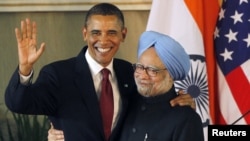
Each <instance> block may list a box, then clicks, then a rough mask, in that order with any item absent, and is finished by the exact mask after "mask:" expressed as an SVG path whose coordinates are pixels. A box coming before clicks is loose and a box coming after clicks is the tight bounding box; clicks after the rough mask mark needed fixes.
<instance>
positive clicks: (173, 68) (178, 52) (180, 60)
mask: <svg viewBox="0 0 250 141" xmlns="http://www.w3.org/2000/svg"><path fill="white" fill-rule="evenodd" d="M152 46H154V48H155V50H156V53H157V55H158V56H159V57H160V59H161V61H162V62H163V63H164V64H165V66H166V68H167V70H168V72H169V73H170V75H171V76H172V78H173V79H174V80H183V79H184V78H185V77H186V76H187V74H188V71H189V69H190V60H189V56H188V54H187V53H186V52H185V50H184V48H183V47H182V46H181V45H180V44H179V43H178V42H177V41H175V40H174V39H173V38H171V37H169V36H167V35H164V34H161V33H158V32H155V31H145V32H143V33H142V35H141V37H140V40H139V44H138V52H137V53H138V54H137V55H138V58H139V57H140V56H141V55H142V53H143V52H144V51H146V50H147V49H148V48H149V47H152Z"/></svg>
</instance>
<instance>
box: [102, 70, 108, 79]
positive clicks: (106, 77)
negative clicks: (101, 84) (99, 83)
mask: <svg viewBox="0 0 250 141" xmlns="http://www.w3.org/2000/svg"><path fill="white" fill-rule="evenodd" d="M101 73H102V77H103V79H105V80H107V79H108V78H109V73H110V71H109V70H108V69H106V68H104V69H102V70H101Z"/></svg>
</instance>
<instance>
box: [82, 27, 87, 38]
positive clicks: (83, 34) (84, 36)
mask: <svg viewBox="0 0 250 141" xmlns="http://www.w3.org/2000/svg"><path fill="white" fill-rule="evenodd" d="M82 36H83V40H84V41H86V40H87V29H86V27H83V28H82Z"/></svg>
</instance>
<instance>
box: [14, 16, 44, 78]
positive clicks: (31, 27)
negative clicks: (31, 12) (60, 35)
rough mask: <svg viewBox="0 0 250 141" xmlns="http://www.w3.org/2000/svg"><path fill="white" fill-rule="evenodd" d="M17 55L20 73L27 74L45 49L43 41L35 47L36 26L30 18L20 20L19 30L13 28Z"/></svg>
mask: <svg viewBox="0 0 250 141" xmlns="http://www.w3.org/2000/svg"><path fill="white" fill-rule="evenodd" d="M15 34H16V40H17V46H18V56H19V72H20V73H21V74H22V75H25V76H27V75H29V74H30V72H31V70H32V67H33V65H34V63H35V62H36V61H37V60H38V58H39V57H40V56H41V55H42V53H43V51H44V49H45V43H41V45H40V48H39V49H37V39H36V36H37V28H36V23H35V22H33V23H31V22H30V19H28V18H27V19H25V21H21V30H19V29H18V28H15Z"/></svg>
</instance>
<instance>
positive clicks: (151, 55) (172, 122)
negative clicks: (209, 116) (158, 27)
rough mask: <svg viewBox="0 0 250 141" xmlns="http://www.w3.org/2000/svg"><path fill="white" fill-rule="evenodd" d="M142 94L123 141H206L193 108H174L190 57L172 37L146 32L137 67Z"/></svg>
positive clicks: (121, 139) (122, 138)
mask: <svg viewBox="0 0 250 141" xmlns="http://www.w3.org/2000/svg"><path fill="white" fill-rule="evenodd" d="M133 67H134V69H135V72H134V78H135V81H136V85H137V89H138V92H139V94H138V95H137V98H135V99H133V100H134V102H132V103H134V104H133V105H131V107H130V108H129V109H131V110H130V111H129V112H128V117H127V118H126V120H125V123H124V124H123V128H122V132H121V136H120V139H119V141H153V140H154V141H156V140H157V141H160V140H161V141H163V140H164V141H203V140H204V137H203V128H202V122H201V119H200V116H199V115H198V114H197V113H196V112H195V111H194V110H193V109H192V108H191V107H190V106H175V107H172V106H171V105H170V104H169V105H168V104H167V103H169V101H170V100H171V99H173V98H175V97H177V93H176V91H175V87H174V81H175V80H183V79H184V78H185V77H186V76H187V74H188V72H189V69H190V62H189V56H188V55H187V53H186V52H185V50H184V48H183V47H182V46H181V45H180V44H179V43H178V42H176V41H175V40H174V39H172V38H171V37H169V36H167V35H164V34H160V33H158V32H154V31H146V32H144V33H143V34H142V35H141V37H140V40H139V45H138V62H137V63H136V64H134V65H133Z"/></svg>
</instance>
